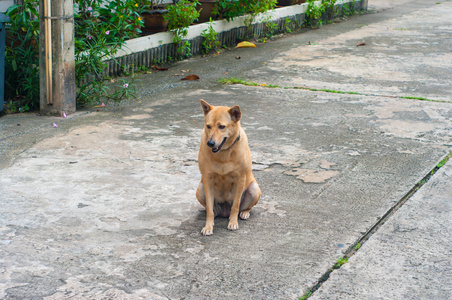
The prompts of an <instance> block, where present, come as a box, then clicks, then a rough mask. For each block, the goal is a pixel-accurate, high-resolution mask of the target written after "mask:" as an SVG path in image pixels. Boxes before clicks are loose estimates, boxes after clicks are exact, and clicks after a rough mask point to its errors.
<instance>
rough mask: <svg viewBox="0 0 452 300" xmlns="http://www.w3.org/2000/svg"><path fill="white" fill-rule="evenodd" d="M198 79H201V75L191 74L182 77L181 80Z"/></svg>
mask: <svg viewBox="0 0 452 300" xmlns="http://www.w3.org/2000/svg"><path fill="white" fill-rule="evenodd" d="M198 79H199V76H198V75H194V74H191V75H187V76H185V77H184V78H182V79H181V80H198Z"/></svg>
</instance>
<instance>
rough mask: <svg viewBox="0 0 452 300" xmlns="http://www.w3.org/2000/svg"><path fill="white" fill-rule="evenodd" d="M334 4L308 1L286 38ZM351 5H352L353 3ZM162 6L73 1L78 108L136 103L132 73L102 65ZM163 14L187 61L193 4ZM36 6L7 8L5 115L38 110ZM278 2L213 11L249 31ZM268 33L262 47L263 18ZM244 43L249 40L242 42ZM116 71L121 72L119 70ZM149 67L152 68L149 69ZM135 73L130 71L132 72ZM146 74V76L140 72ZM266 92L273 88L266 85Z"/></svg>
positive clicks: (137, 0)
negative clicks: (241, 21) (109, 73)
mask: <svg viewBox="0 0 452 300" xmlns="http://www.w3.org/2000/svg"><path fill="white" fill-rule="evenodd" d="M336 1H337V0H322V1H320V2H315V1H314V0H307V3H308V5H309V9H308V12H307V13H306V21H305V24H294V22H292V21H291V20H290V19H286V20H285V24H284V25H285V26H284V27H285V28H284V31H285V32H292V31H294V30H296V29H299V28H301V27H303V26H305V27H307V26H308V27H318V26H321V25H322V24H323V23H324V22H331V21H332V18H333V17H334V16H335V14H336V13H338V11H337V9H338V8H337V7H336V6H335V4H336ZM354 1H355V0H354ZM354 1H353V2H351V3H350V4H347V5H343V6H341V7H342V8H341V9H342V10H344V11H343V12H342V13H347V14H354V13H356V12H355V11H354V8H353V7H354ZM161 2H162V1H161V0H122V1H118V0H74V23H75V30H74V32H75V39H74V42H75V77H76V78H75V81H76V89H77V95H76V98H77V105H78V106H84V105H91V104H95V103H100V102H105V103H107V102H112V103H120V102H121V100H123V99H127V98H130V97H136V92H135V85H134V81H135V78H136V74H134V73H133V72H130V73H129V72H126V71H124V73H122V75H126V76H127V78H128V79H127V80H126V79H124V78H123V79H116V78H106V77H105V75H104V74H103V73H104V70H105V69H106V67H107V63H106V61H108V60H111V59H112V57H113V56H114V55H115V54H116V53H117V52H118V50H119V49H121V48H122V47H124V44H125V42H126V40H128V39H133V38H135V37H138V36H140V35H141V34H142V28H143V26H144V20H143V17H142V15H143V13H145V12H146V11H148V10H149V9H150V8H152V7H154V6H156V5H159V4H161ZM174 2H175V3H174V5H170V6H169V7H168V9H167V11H168V14H167V15H166V16H165V19H166V20H167V21H168V30H169V31H171V32H173V33H174V43H175V44H176V45H177V53H178V55H177V57H175V58H173V59H176V60H177V59H184V58H186V57H190V56H191V53H190V49H191V45H190V42H189V41H187V40H184V38H185V37H186V35H187V29H188V26H190V24H192V23H193V22H196V21H197V20H198V18H199V10H198V8H197V6H198V5H199V2H198V1H197V0H193V1H189V0H180V1H174ZM38 4H39V0H24V1H23V4H22V5H13V6H11V7H9V8H8V10H7V12H6V15H7V16H8V17H9V18H10V19H11V22H10V23H8V24H7V39H6V58H5V74H6V77H5V81H6V82H5V99H6V101H7V105H6V112H7V113H18V112H25V111H27V110H37V109H39V98H40V92H39V35H40V33H39V12H38V10H37V7H38ZM276 4H277V0H253V1H245V0H237V1H229V0H218V1H217V4H216V6H215V8H214V14H215V18H216V19H226V20H228V21H230V20H233V19H234V18H237V17H238V16H242V15H246V19H245V25H246V26H251V24H252V22H253V21H254V20H255V19H256V17H257V16H258V15H259V14H260V13H266V12H269V11H271V10H273V9H274V8H275V7H276ZM261 21H262V22H263V23H264V25H265V28H266V37H264V38H263V39H261V40H259V41H260V42H265V41H266V39H267V38H270V37H272V36H273V35H274V34H275V32H276V29H277V28H276V26H277V25H276V24H275V23H274V22H272V21H271V19H270V15H269V14H267V15H266V17H264V18H263V19H262V20H261ZM214 22H215V20H214V19H212V18H210V26H209V28H208V29H207V30H205V31H204V32H203V33H202V36H203V42H202V46H203V50H204V53H205V54H209V53H212V52H214V53H216V54H218V53H219V51H221V48H223V47H224V46H225V45H221V44H220V41H219V40H218V37H217V33H216V32H215V30H214V28H213V26H212V24H213V23H214ZM243 38H244V39H246V38H247V37H243ZM116 63H117V64H118V69H120V70H125V69H124V68H123V67H122V66H120V65H119V63H118V62H116ZM150 67H151V66H150ZM132 69H133V68H132ZM140 71H144V72H146V71H147V70H146V69H144V68H142V70H140ZM268 87H272V86H271V85H269V86H268Z"/></svg>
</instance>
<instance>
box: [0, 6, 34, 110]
mask: <svg viewBox="0 0 452 300" xmlns="http://www.w3.org/2000/svg"><path fill="white" fill-rule="evenodd" d="M37 7H38V0H24V2H23V5H13V6H10V7H9V8H8V10H7V11H6V15H7V16H8V17H9V18H10V19H11V23H9V24H8V30H7V38H6V45H5V99H6V100H8V101H9V105H8V107H7V110H9V111H10V112H19V111H25V110H28V109H37V108H39V13H38V11H37V9H36V8H37Z"/></svg>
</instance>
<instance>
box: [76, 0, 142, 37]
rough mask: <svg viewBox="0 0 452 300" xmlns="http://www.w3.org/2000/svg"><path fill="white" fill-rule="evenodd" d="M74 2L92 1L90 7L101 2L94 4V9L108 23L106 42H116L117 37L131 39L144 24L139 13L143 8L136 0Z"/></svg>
mask: <svg viewBox="0 0 452 300" xmlns="http://www.w3.org/2000/svg"><path fill="white" fill-rule="evenodd" d="M75 2H76V3H80V2H82V3H83V4H85V3H87V2H92V6H91V7H92V8H94V7H93V6H94V4H96V2H99V4H101V5H99V6H97V5H96V10H97V12H98V14H99V19H100V20H101V21H102V22H106V23H108V25H109V31H110V36H109V37H107V41H108V42H116V41H117V39H122V40H127V39H131V38H134V37H136V36H137V35H138V34H139V33H141V30H140V27H141V26H143V25H144V22H143V20H142V19H141V17H140V14H141V12H142V9H143V8H142V7H140V5H139V4H138V2H137V0H111V1H109V2H107V4H103V3H102V2H103V1H102V0H94V1H87V0H76V1H75ZM140 2H141V1H140Z"/></svg>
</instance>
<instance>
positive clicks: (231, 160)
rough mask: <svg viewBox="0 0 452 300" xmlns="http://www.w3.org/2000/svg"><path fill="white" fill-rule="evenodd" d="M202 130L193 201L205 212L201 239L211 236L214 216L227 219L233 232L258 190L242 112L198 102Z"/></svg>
mask: <svg viewBox="0 0 452 300" xmlns="http://www.w3.org/2000/svg"><path fill="white" fill-rule="evenodd" d="M201 107H202V110H203V111H204V117H205V126H204V129H203V131H202V137H201V147H200V149H199V156H198V162H199V170H200V171H201V182H200V183H199V186H198V190H197V191H196V198H198V201H199V203H201V204H202V205H203V206H204V207H205V208H206V226H205V227H204V228H203V229H202V231H201V233H202V234H203V235H211V234H212V233H213V225H214V218H215V217H216V216H218V215H219V216H222V217H229V225H228V229H229V230H237V229H238V228H239V225H238V216H239V213H240V218H241V219H244V220H246V219H248V218H249V216H250V210H251V208H252V207H253V206H254V205H256V203H257V202H258V201H259V198H260V197H261V190H260V188H259V185H258V184H257V182H256V180H255V179H254V176H253V172H252V171H251V153H250V148H249V147H248V138H247V136H246V134H245V131H244V130H243V128H242V127H241V126H240V118H241V117H242V112H241V111H240V107H239V106H238V105H236V106H234V107H227V106H212V105H210V104H209V103H207V102H206V101H204V100H201Z"/></svg>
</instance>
